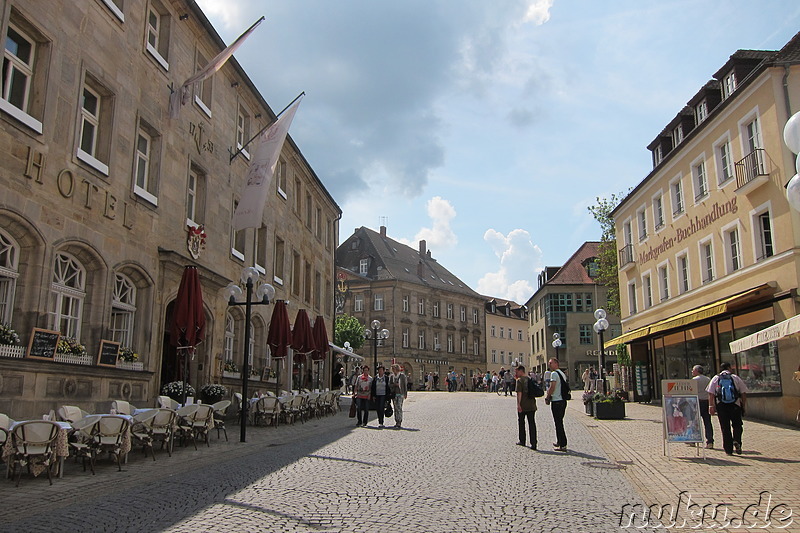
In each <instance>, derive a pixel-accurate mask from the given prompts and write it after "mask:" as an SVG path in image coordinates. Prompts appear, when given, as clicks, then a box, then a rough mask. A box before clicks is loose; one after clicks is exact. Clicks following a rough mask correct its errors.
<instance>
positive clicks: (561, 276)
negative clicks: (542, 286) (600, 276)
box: [547, 241, 600, 285]
mask: <svg viewBox="0 0 800 533" xmlns="http://www.w3.org/2000/svg"><path fill="white" fill-rule="evenodd" d="M599 248H600V243H599V242H597V241H588V242H585V243H583V244H582V245H581V247H580V248H578V250H577V251H576V252H575V253H574V254H572V257H570V258H569V259H567V262H566V263H564V266H562V267H561V268H560V269H558V272H556V274H555V276H553V277H552V278H550V279H549V280H548V281H547V284H548V285H579V284H582V283H594V280H593V279H592V278H590V277H589V273H588V272H587V271H586V267H585V266H584V265H583V261H585V260H586V259H589V258H592V257H597V256H598V254H599Z"/></svg>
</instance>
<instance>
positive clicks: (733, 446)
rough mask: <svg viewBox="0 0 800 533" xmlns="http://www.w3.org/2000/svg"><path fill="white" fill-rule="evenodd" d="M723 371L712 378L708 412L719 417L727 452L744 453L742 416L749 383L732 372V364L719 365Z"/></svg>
mask: <svg viewBox="0 0 800 533" xmlns="http://www.w3.org/2000/svg"><path fill="white" fill-rule="evenodd" d="M719 368H720V370H721V372H720V373H719V374H717V375H716V376H714V377H713V378H712V379H711V383H709V384H708V388H706V392H707V393H708V412H709V414H711V415H714V414H716V415H717V418H719V429H720V431H721V432H722V447H723V448H724V449H725V453H727V454H728V455H733V452H734V451H735V452H736V453H737V454H739V455H741V454H742V416H743V415H744V413H745V409H746V405H747V392H748V391H747V385H745V383H744V381H743V380H742V378H740V377H739V376H737V375H736V374H733V373H731V364H730V363H727V362H726V363H722V364H721V365H719ZM731 430H732V431H731Z"/></svg>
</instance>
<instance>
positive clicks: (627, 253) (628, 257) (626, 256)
mask: <svg viewBox="0 0 800 533" xmlns="http://www.w3.org/2000/svg"><path fill="white" fill-rule="evenodd" d="M633 262H634V255H633V245H632V244H626V245H625V246H623V247H622V248H620V250H619V268H622V267H624V266H626V265H629V264H631V263H633Z"/></svg>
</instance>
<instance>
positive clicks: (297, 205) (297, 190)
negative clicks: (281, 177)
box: [294, 178, 303, 217]
mask: <svg viewBox="0 0 800 533" xmlns="http://www.w3.org/2000/svg"><path fill="white" fill-rule="evenodd" d="M302 194H303V185H302V184H301V183H300V179H299V178H295V179H294V213H295V214H296V215H297V216H298V217H299V216H300V213H302V212H303V197H302Z"/></svg>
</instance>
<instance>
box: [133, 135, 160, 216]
mask: <svg viewBox="0 0 800 533" xmlns="http://www.w3.org/2000/svg"><path fill="white" fill-rule="evenodd" d="M160 140H161V138H160V136H158V134H157V133H156V132H155V130H153V128H151V127H150V126H149V125H147V124H146V123H145V122H144V121H141V120H140V121H139V129H138V130H137V132H136V152H135V153H134V161H133V176H134V177H133V193H134V194H135V195H136V196H138V197H140V198H142V199H144V200H146V201H148V202H149V203H151V204H153V205H155V206H157V205H158V164H157V161H158V159H157V158H158V155H159V154H158V152H159V146H160Z"/></svg>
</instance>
